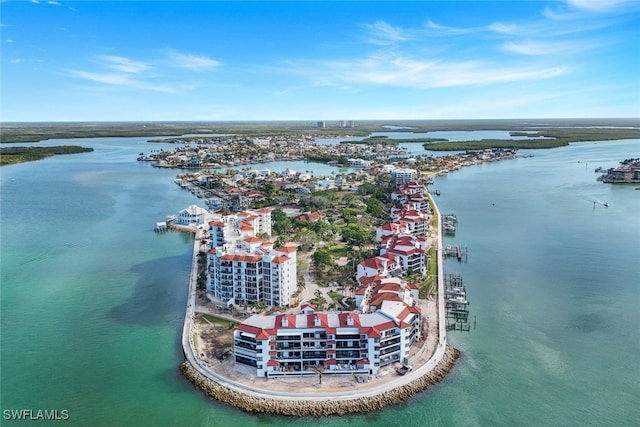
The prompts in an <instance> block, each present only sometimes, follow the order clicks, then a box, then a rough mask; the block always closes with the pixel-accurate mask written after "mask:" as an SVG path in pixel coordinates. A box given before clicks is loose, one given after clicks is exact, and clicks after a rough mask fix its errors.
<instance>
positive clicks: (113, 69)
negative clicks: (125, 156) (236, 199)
mask: <svg viewBox="0 0 640 427" xmlns="http://www.w3.org/2000/svg"><path fill="white" fill-rule="evenodd" d="M0 7H1V12H2V13H1V27H0V30H1V42H2V44H1V56H2V58H1V60H2V63H1V66H2V69H1V72H2V76H1V84H2V87H1V89H2V92H1V106H2V111H1V119H2V121H5V122H6V121H120V120H133V121H137V120H143V121H151V120H160V121H162V120H210V121H218V120H342V119H345V120H365V119H372V120H384V119H482V118H564V117H640V77H639V76H640V1H638V0H632V1H630V0H567V1H532V2H524V1H497V2H489V1H470V2H462V1H446V2H437V1H413V2H397V1H394V2H385V1H376V2H304V1H289V2H244V1H236V2H216V1H196V2H177V1H176V2H171V1H162V2H146V1H143V2H128V1H118V2H100V1H97V2H96V1H80V2H65V1H62V0H59V1H58V0H56V1H46V0H38V1H35V0H34V1H20V2H18V1H3V2H1V3H0Z"/></svg>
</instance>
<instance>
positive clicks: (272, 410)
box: [180, 346, 460, 417]
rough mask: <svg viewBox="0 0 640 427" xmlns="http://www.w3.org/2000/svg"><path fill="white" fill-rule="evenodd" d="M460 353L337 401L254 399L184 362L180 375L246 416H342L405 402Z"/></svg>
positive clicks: (449, 350) (453, 352) (442, 375)
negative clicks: (394, 383) (408, 377)
mask: <svg viewBox="0 0 640 427" xmlns="http://www.w3.org/2000/svg"><path fill="white" fill-rule="evenodd" d="M459 355H460V352H459V351H458V350H456V349H455V348H453V347H451V346H447V348H446V350H445V352H444V356H443V357H442V359H441V360H440V362H439V363H438V365H437V366H436V367H435V368H434V369H432V370H430V371H429V372H427V373H426V374H425V375H423V376H421V377H419V378H416V379H415V380H413V381H411V382H409V383H407V384H404V385H402V386H400V387H397V388H394V389H392V390H388V391H384V392H382V393H380V394H376V395H373V396H355V397H352V398H345V399H336V398H335V397H330V396H327V397H324V398H322V399H321V400H308V399H305V398H295V397H291V398H290V399H283V398H280V399H278V398H275V397H270V396H269V395H268V394H266V393H265V394H263V395H262V396H255V395H253V394H247V393H244V392H240V391H237V390H233V389H231V388H229V387H227V386H225V384H222V383H220V382H217V381H214V380H212V379H210V378H208V377H206V376H204V375H203V374H202V373H201V372H200V371H199V370H196V369H194V368H193V366H192V365H191V363H189V362H188V361H187V360H185V361H184V362H182V364H181V365H180V371H181V372H182V374H183V375H184V376H185V377H186V378H187V379H188V380H189V381H191V382H192V383H193V384H194V385H195V386H196V387H197V388H199V389H200V390H202V391H203V392H204V393H205V394H207V395H208V396H209V397H212V398H214V399H216V400H219V401H220V402H224V403H228V404H230V405H233V406H235V407H237V408H239V409H242V410H244V411H246V412H249V413H269V414H276V415H288V416H301V417H307V416H328V415H344V414H351V413H359V412H371V411H376V410H379V409H382V408H384V407H386V406H389V405H394V404H397V403H400V402H403V401H406V400H407V399H408V398H409V397H411V396H413V395H415V394H417V393H420V392H422V391H424V390H427V389H428V388H429V387H431V386H432V385H434V384H437V383H439V382H440V381H442V380H443V379H444V378H445V376H446V375H447V374H448V373H449V371H450V370H451V368H452V367H453V365H454V364H455V361H456V359H457V358H458V357H459Z"/></svg>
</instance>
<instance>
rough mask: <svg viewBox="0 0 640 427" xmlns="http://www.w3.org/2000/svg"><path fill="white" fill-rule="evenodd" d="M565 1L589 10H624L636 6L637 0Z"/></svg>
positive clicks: (577, 7)
mask: <svg viewBox="0 0 640 427" xmlns="http://www.w3.org/2000/svg"><path fill="white" fill-rule="evenodd" d="M567 3H568V4H569V5H570V6H571V7H573V8H575V9H579V10H586V11H589V12H613V11H615V12H626V11H628V10H629V9H630V8H635V9H637V7H638V1H637V0H567Z"/></svg>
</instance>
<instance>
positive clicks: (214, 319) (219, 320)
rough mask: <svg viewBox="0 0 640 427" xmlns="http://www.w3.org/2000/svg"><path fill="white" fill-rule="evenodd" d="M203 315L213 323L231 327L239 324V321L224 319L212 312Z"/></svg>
mask: <svg viewBox="0 0 640 427" xmlns="http://www.w3.org/2000/svg"><path fill="white" fill-rule="evenodd" d="M202 317H203V318H205V319H206V320H208V321H209V322H211V323H213V324H214V325H220V326H225V327H227V328H229V329H231V328H235V327H236V326H238V325H239V323H238V322H233V321H231V320H227V319H223V318H221V317H217V316H214V315H212V314H203V315H202Z"/></svg>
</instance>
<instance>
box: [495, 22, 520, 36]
mask: <svg viewBox="0 0 640 427" xmlns="http://www.w3.org/2000/svg"><path fill="white" fill-rule="evenodd" d="M488 28H489V30H490V31H493V32H495V33H502V34H511V33H514V32H515V31H516V30H517V29H518V26H517V25H514V24H504V23H502V22H494V23H492V24H490V25H489V27H488Z"/></svg>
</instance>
